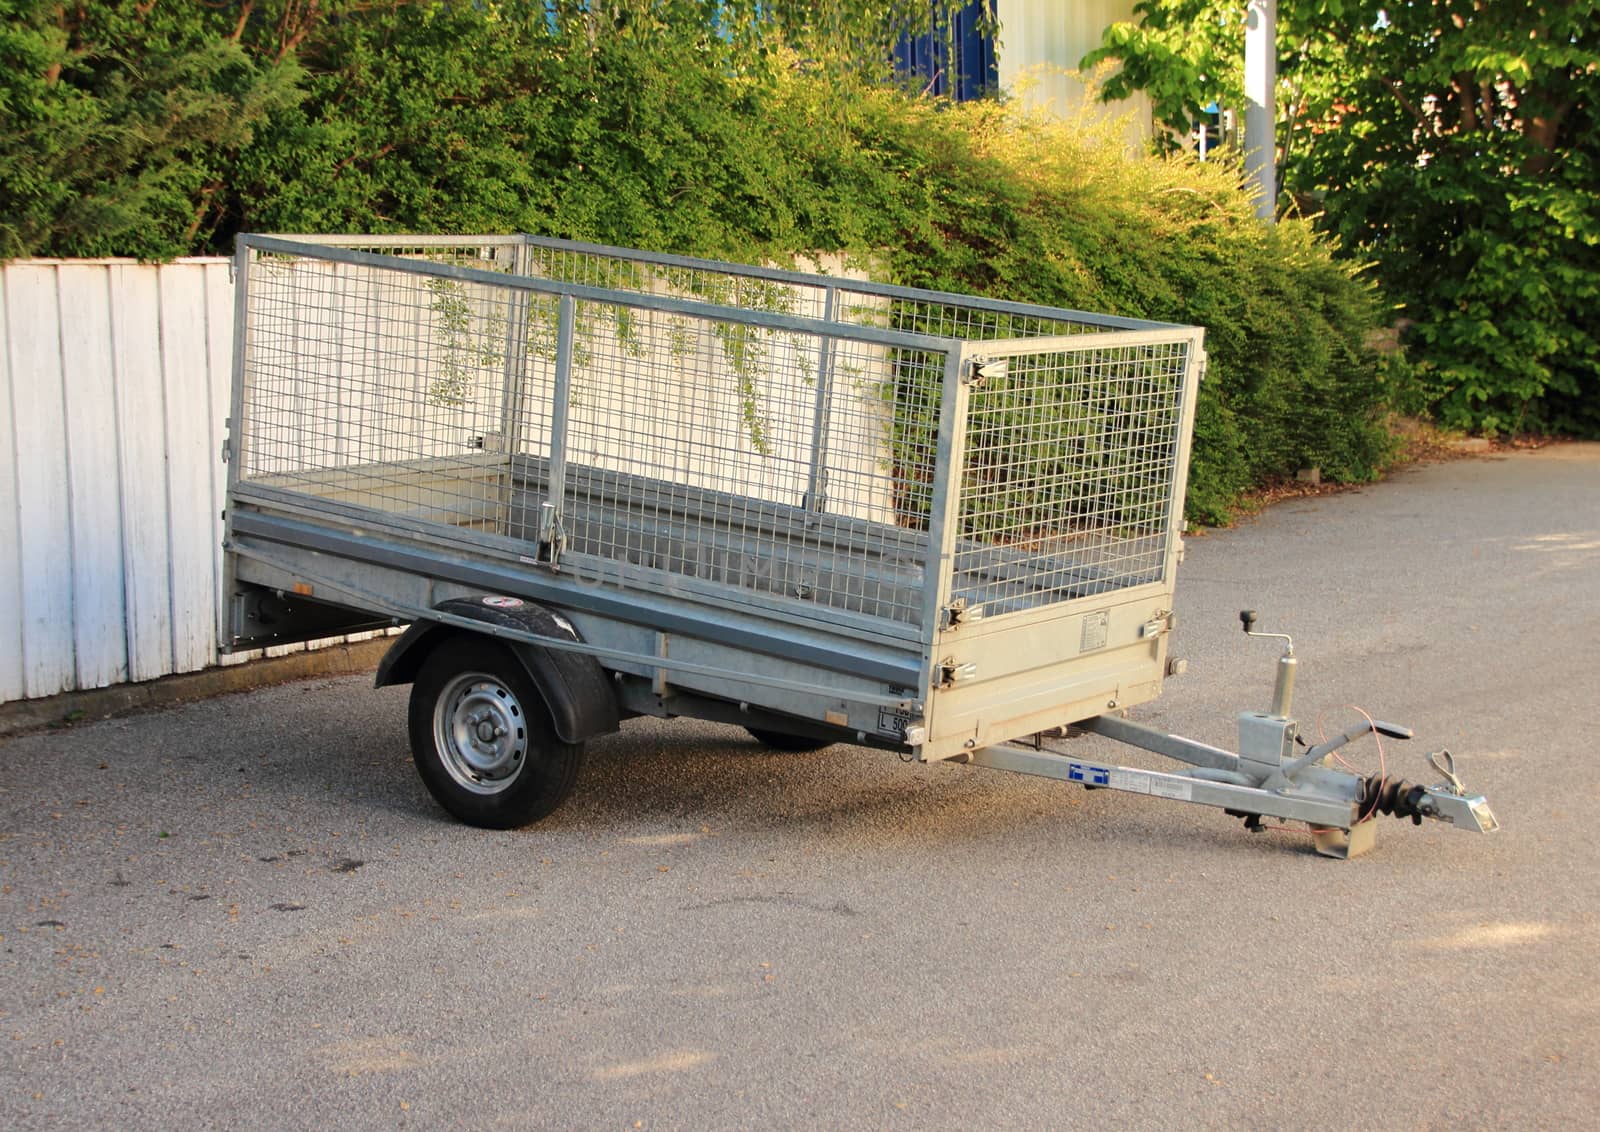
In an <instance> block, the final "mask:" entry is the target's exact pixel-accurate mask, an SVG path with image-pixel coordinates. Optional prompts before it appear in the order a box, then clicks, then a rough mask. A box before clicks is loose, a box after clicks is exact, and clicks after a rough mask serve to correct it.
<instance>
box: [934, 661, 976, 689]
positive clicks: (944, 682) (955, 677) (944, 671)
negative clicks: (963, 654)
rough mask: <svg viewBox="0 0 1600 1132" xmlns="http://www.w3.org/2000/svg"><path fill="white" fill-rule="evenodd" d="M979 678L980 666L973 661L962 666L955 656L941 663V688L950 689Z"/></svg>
mask: <svg viewBox="0 0 1600 1132" xmlns="http://www.w3.org/2000/svg"><path fill="white" fill-rule="evenodd" d="M977 678H978V666H977V664H976V663H974V662H972V661H968V662H967V663H966V664H962V663H960V662H959V661H957V660H956V658H955V657H953V656H947V657H945V658H944V659H943V660H942V661H940V662H939V687H941V688H949V687H951V686H952V685H955V684H963V683H965V682H967V681H968V680H976V679H977Z"/></svg>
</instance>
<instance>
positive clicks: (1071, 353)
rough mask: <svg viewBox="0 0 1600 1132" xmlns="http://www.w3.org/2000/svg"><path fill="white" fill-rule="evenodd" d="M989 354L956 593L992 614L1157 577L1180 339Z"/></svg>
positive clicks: (1167, 528) (1168, 500)
mask: <svg viewBox="0 0 1600 1132" xmlns="http://www.w3.org/2000/svg"><path fill="white" fill-rule="evenodd" d="M988 357H989V358H991V359H994V361H993V362H991V363H990V364H988V365H986V367H985V369H986V371H987V373H988V376H986V377H984V378H983V379H981V380H980V381H979V382H978V383H977V384H976V387H975V388H974V389H973V391H972V393H971V395H970V400H969V402H968V413H967V428H966V436H965V466H964V468H963V471H962V476H961V485H960V501H959V516H960V519H959V522H960V528H959V530H960V542H959V544H958V546H957V549H956V554H955V565H954V571H955V576H954V586H953V596H954V597H955V598H958V599H965V600H966V602H967V603H968V606H969V608H971V607H974V606H981V607H982V611H983V615H984V616H985V617H993V616H997V615H1000V614H1004V613H1010V612H1015V611H1017V610H1022V609H1031V608H1035V607H1038V606H1042V605H1048V604H1052V603H1055V602H1061V601H1068V600H1071V599H1073V598H1077V597H1084V596H1087V595H1091V594H1102V593H1107V592H1109V591H1112V590H1118V589H1124V588H1127V587H1130V586H1136V585H1143V584H1145V583H1149V582H1157V581H1162V580H1164V571H1165V568H1166V562H1167V550H1168V547H1169V545H1170V542H1169V540H1170V538H1171V534H1172V522H1173V500H1174V496H1173V492H1174V490H1175V488H1176V486H1177V484H1176V477H1177V470H1178V467H1179V464H1180V456H1181V444H1182V430H1181V429H1180V427H1179V426H1180V419H1181V415H1182V410H1183V383H1184V377H1185V374H1186V372H1187V369H1188V361H1189V358H1188V342H1187V341H1177V342H1163V343H1159V344H1148V345H1129V346H1097V345H1095V344H1094V343H1093V342H1090V341H1086V342H1084V343H1083V344H1082V345H1081V346H1077V345H1074V346H1072V347H1069V348H1066V349H1061V350H1048V351H1045V352H1037V353H1036V352H1028V351H1027V348H1026V347H1025V348H1023V349H1021V350H1007V349H1005V348H1003V347H1002V348H1000V349H998V350H997V351H996V352H994V353H993V354H990V355H988ZM995 362H998V363H1000V364H995Z"/></svg>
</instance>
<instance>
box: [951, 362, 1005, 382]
mask: <svg viewBox="0 0 1600 1132" xmlns="http://www.w3.org/2000/svg"><path fill="white" fill-rule="evenodd" d="M1009 368H1010V363H1008V362H1007V361H1006V359H1005V358H993V359H987V360H986V359H984V358H974V359H973V361H972V364H971V365H969V366H968V367H967V372H966V374H965V376H964V378H963V380H962V384H963V385H967V386H970V387H971V388H973V389H977V388H980V387H981V386H982V385H983V383H984V382H985V381H988V380H989V379H990V378H991V377H1004V376H1005V375H1006V372H1007V370H1008V369H1009Z"/></svg>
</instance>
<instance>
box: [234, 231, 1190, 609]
mask: <svg viewBox="0 0 1600 1132" xmlns="http://www.w3.org/2000/svg"><path fill="white" fill-rule="evenodd" d="M316 243H321V244H323V245H334V246H337V247H340V248H344V249H349V250H351V251H357V252H367V253H376V254H379V255H382V256H388V257H396V256H397V257H400V260H420V261H425V262H427V263H434V264H446V265H450V266H452V267H464V268H473V269H476V270H479V271H483V272H490V273H493V274H495V275H516V276H519V277H521V282H520V283H519V284H517V285H511V284H509V283H501V282H498V281H495V280H490V279H487V278H485V279H462V278H455V277H449V276H441V275H433V274H428V273H426V271H425V270H422V269H418V268H416V267H412V266H410V265H408V264H407V263H405V262H401V261H400V260H395V259H384V260H373V259H368V258H365V257H350V256H348V255H346V256H345V258H344V259H339V258H338V257H339V255H341V254H343V253H319V252H318V250H317V249H316V247H315V246H314V245H313V244H310V243H307V244H303V245H299V246H298V247H297V250H296V251H295V252H294V253H293V254H290V253H288V252H285V251H282V250H279V251H269V250H264V249H261V248H256V249H254V250H253V252H252V258H251V263H250V267H249V276H248V288H247V295H248V310H247V320H248V334H247V338H246V341H247V343H248V346H247V352H246V355H245V359H244V403H243V405H242V407H241V420H240V421H239V430H238V432H237V434H236V435H237V436H238V439H239V448H240V458H241V464H240V476H241V480H242V481H244V482H247V483H256V484H262V485H265V486H270V487H275V488H279V489H284V490H288V491H293V492H297V493H301V494H304V495H310V496H315V497H317V498H319V499H322V500H326V501H331V502H333V503H336V504H350V505H354V506H359V507H364V508H370V509H375V510H377V511H381V512H384V513H387V514H389V515H392V516H395V517H397V518H399V519H403V520H406V521H408V522H412V523H420V524H426V525H431V526H432V527H434V528H436V529H439V530H455V531H460V530H463V529H464V530H470V531H472V532H475V534H474V538H476V537H477V536H479V535H489V536H494V538H496V539H498V540H500V543H501V545H502V548H503V549H507V550H511V551H513V552H515V553H517V554H519V555H521V556H524V557H525V558H527V559H528V560H530V561H531V560H534V557H535V556H537V558H538V559H539V560H544V559H545V558H546V557H547V556H548V555H549V554H550V553H551V551H552V550H553V551H554V553H555V554H556V555H557V556H558V558H559V560H560V566H561V568H562V570H564V571H567V572H569V573H576V574H577V575H578V576H579V577H582V576H583V573H584V572H585V571H593V572H594V573H595V574H596V575H597V580H600V581H603V582H616V583H619V584H624V585H627V584H632V583H638V584H640V585H645V586H652V587H657V588H660V587H663V586H665V587H667V588H673V587H688V588H690V589H692V590H695V591H696V592H702V593H708V594H710V595H711V596H712V597H713V598H718V597H719V596H720V597H724V598H735V597H739V595H742V597H739V599H740V600H745V601H756V602H759V603H760V604H761V605H763V606H771V605H772V604H773V602H774V601H781V602H783V603H786V604H787V605H788V606H789V607H790V608H794V609H799V608H802V606H801V605H799V604H796V603H803V604H804V606H806V607H813V608H815V607H821V608H824V609H827V610H831V611H839V612H841V613H849V614H853V615H858V616H862V617H866V618H871V619H876V620H878V621H880V622H883V621H887V622H892V623H895V624H898V625H901V626H916V625H919V624H921V622H922V619H923V617H924V616H925V614H926V612H927V610H928V606H929V597H928V595H929V592H930V590H931V589H932V588H934V587H935V583H936V579H935V578H934V577H933V576H931V574H930V573H929V570H930V566H929V563H930V561H932V560H934V559H935V558H936V555H935V554H934V553H933V548H931V547H930V545H929V540H930V530H931V529H932V528H933V519H934V515H933V504H934V500H935V499H936V498H937V497H938V496H937V488H938V484H937V472H938V469H937V467H936V464H937V459H936V457H937V450H938V444H939V439H940V438H939V435H938V427H939V421H940V416H941V413H942V411H943V409H944V397H945V396H946V393H947V390H946V388H945V382H946V362H947V360H948V358H947V354H946V352H945V351H944V350H943V349H940V348H935V347H934V346H933V345H932V344H930V343H929V341H928V339H929V338H937V339H945V340H951V339H955V340H968V341H976V340H983V341H992V342H993V347H992V349H987V350H986V351H985V353H986V356H987V357H990V358H997V359H998V358H1003V359H1005V360H1006V362H1007V364H1008V368H1007V370H1006V372H1005V373H1004V374H1003V375H997V376H992V377H989V378H987V379H986V380H985V381H984V382H983V383H981V384H980V385H979V386H977V387H975V388H974V389H973V390H972V392H971V393H970V396H969V401H968V417H967V425H966V431H965V433H964V435H963V436H958V437H956V438H954V442H955V443H956V444H958V445H961V446H962V451H963V453H964V473H963V476H962V479H961V482H960V483H959V484H957V485H954V487H955V490H956V491H957V492H958V495H957V499H956V522H957V531H956V538H957V542H956V554H955V560H954V565H953V570H954V581H953V585H954V596H955V597H957V598H965V599H966V600H967V602H968V603H969V605H973V604H976V605H982V606H984V607H985V613H986V614H988V615H991V616H992V615H995V614H999V613H1004V612H1009V611H1012V610H1017V609H1027V608H1034V607H1037V606H1040V605H1045V604H1049V603H1053V602H1059V601H1066V600H1071V599H1073V598H1076V597H1082V596H1086V595H1089V594H1095V593H1101V592H1105V591H1107V590H1110V589H1115V588H1121V587H1126V586H1132V585H1139V584H1142V583H1144V582H1148V581H1155V580H1160V579H1161V575H1162V571H1163V569H1164V566H1165V560H1166V551H1167V548H1168V546H1169V539H1170V530H1169V526H1170V522H1171V512H1172V506H1171V505H1172V501H1173V491H1174V487H1175V485H1174V482H1173V478H1174V476H1175V474H1176V468H1177V465H1178V461H1179V455H1180V446H1181V438H1182V429H1181V421H1180V416H1181V413H1182V405H1183V393H1182V390H1183V380H1184V375H1185V371H1186V366H1187V363H1188V356H1187V350H1188V341H1189V340H1188V338H1187V336H1186V335H1185V334H1178V335H1175V336H1174V337H1175V338H1176V339H1177V340H1176V341H1171V342H1163V343H1160V344H1156V345H1137V346H1135V345H1127V344H1125V340H1124V343H1119V342H1118V339H1119V338H1120V337H1121V336H1119V335H1111V336H1109V337H1105V338H1102V337H1101V336H1100V335H1099V334H1096V333H1092V332H1094V331H1101V330H1107V329H1116V327H1115V326H1114V325H1111V324H1110V323H1107V324H1098V323H1096V322H1094V321H1093V318H1094V316H1084V320H1079V319H1078V318H1077V317H1076V315H1075V314H1074V313H1073V312H1045V313H1036V312H1033V311H1031V310H1022V309H1017V310H1011V309H1004V307H1003V305H997V304H986V303H985V302H984V301H982V300H973V301H971V302H970V303H964V302H960V301H955V300H952V299H951V298H950V297H948V296H938V295H926V296H924V297H911V298H908V297H906V295H905V293H903V292H901V291H896V290H895V289H892V288H875V287H874V286H873V285H869V284H857V283H853V282H851V281H847V280H843V279H834V278H827V277H810V278H800V279H788V278H784V279H774V278H766V277H758V276H752V275H749V274H745V271H746V270H747V269H741V268H737V267H733V266H731V265H729V266H728V267H727V268H726V270H719V269H718V268H717V267H716V265H708V264H700V263H698V262H696V263H689V264H684V263H678V262H660V261H657V260H654V259H651V258H650V257H645V258H642V259H637V258H632V257H630V256H627V255H621V254H612V253H611V252H610V251H608V250H606V249H598V250H597V249H593V248H588V247H572V246H565V245H559V246H558V245H552V244H550V243H549V242H547V241H537V240H531V239H526V238H523V237H463V238H460V239H445V238H431V239H430V238H415V237H413V238H405V237H322V238H319V239H318V240H317V241H316ZM571 285H582V286H586V287H599V288H605V289H607V290H608V291H610V292H611V293H612V294H611V296H609V297H608V298H607V299H606V300H605V301H601V300H597V299H595V298H592V297H589V296H585V297H583V298H581V299H578V300H577V301H576V302H575V303H574V307H573V309H574V311H575V317H574V319H573V324H572V337H571V353H570V358H569V363H570V364H569V368H568V371H567V372H566V373H565V374H558V372H557V370H558V352H559V351H558V343H559V341H560V330H561V309H562V299H561V295H560V293H559V292H560V290H561V288H563V287H566V286H571ZM530 288H531V289H530ZM630 295H631V296H640V298H639V299H638V300H637V301H629V296H630ZM643 296H650V297H651V298H644V297H643ZM661 297H665V298H669V299H690V300H694V301H696V302H701V303H712V304H716V306H717V309H716V310H715V311H709V310H707V311H698V312H692V313H685V312H683V311H679V310H669V309H662V307H660V306H655V307H653V306H652V305H651V301H652V299H656V298H661ZM827 315H831V321H832V323H833V327H832V329H831V330H827V329H825V328H824V326H823V325H822V324H820V323H819V324H817V325H814V326H810V327H804V328H795V327H793V326H783V325H779V324H778V323H777V322H776V321H775V320H774V319H773V318H772V317H771V316H789V317H795V318H807V319H822V318H823V317H824V316H827ZM857 328H872V332H870V333H869V332H868V331H867V330H865V329H857ZM877 332H884V333H877ZM913 334H914V335H918V336H921V337H919V338H911V337H909V335H913ZM875 335H876V336H875ZM1041 337H1049V338H1050V339H1051V341H1050V342H1048V343H1034V344H1030V343H1029V342H1028V341H1027V340H1028V339H1038V338H1041ZM1149 338H1150V335H1148V334H1147V335H1143V336H1142V340H1148V339H1149ZM997 340H998V341H997ZM1097 340H1098V341H1097ZM896 342H900V343H902V344H894V343H896ZM563 389H565V390H566V402H565V428H564V429H558V422H559V421H560V420H561V419H562V413H561V411H560V401H561V391H562V390H563ZM558 432H559V435H558ZM552 511H553V513H552ZM552 519H554V520H555V522H556V525H555V526H554V527H552V526H551V520H552ZM552 536H554V540H555V541H554V543H553V545H552V544H551V543H550V542H549V541H548V540H550V539H551V538H552Z"/></svg>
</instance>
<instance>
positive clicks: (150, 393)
mask: <svg viewBox="0 0 1600 1132" xmlns="http://www.w3.org/2000/svg"><path fill="white" fill-rule="evenodd" d="M110 272H111V328H112V341H113V346H112V351H113V356H114V357H115V359H116V365H117V370H116V386H117V434H118V436H119V437H120V439H121V444H120V448H119V452H120V458H121V460H120V463H121V470H122V571H123V579H124V592H125V594H126V600H127V606H128V625H127V628H128V674H129V676H130V677H131V678H132V679H134V680H152V679H154V678H155V677H157V676H165V675H167V674H168V673H170V672H171V671H172V625H171V620H170V619H171V611H172V594H171V589H170V582H171V574H170V569H169V562H170V555H169V554H168V550H167V516H168V511H167V490H166V482H167V476H166V453H165V451H164V449H165V446H166V427H165V424H164V422H163V419H162V418H163V413H164V411H165V406H164V405H163V403H162V402H163V399H164V397H163V390H162V380H161V340H160V325H161V323H160V319H161V305H160V294H159V290H158V286H157V281H156V273H155V272H154V271H153V270H152V269H150V268H149V267H145V266H142V265H138V264H114V265H112V266H111V268H110Z"/></svg>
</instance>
